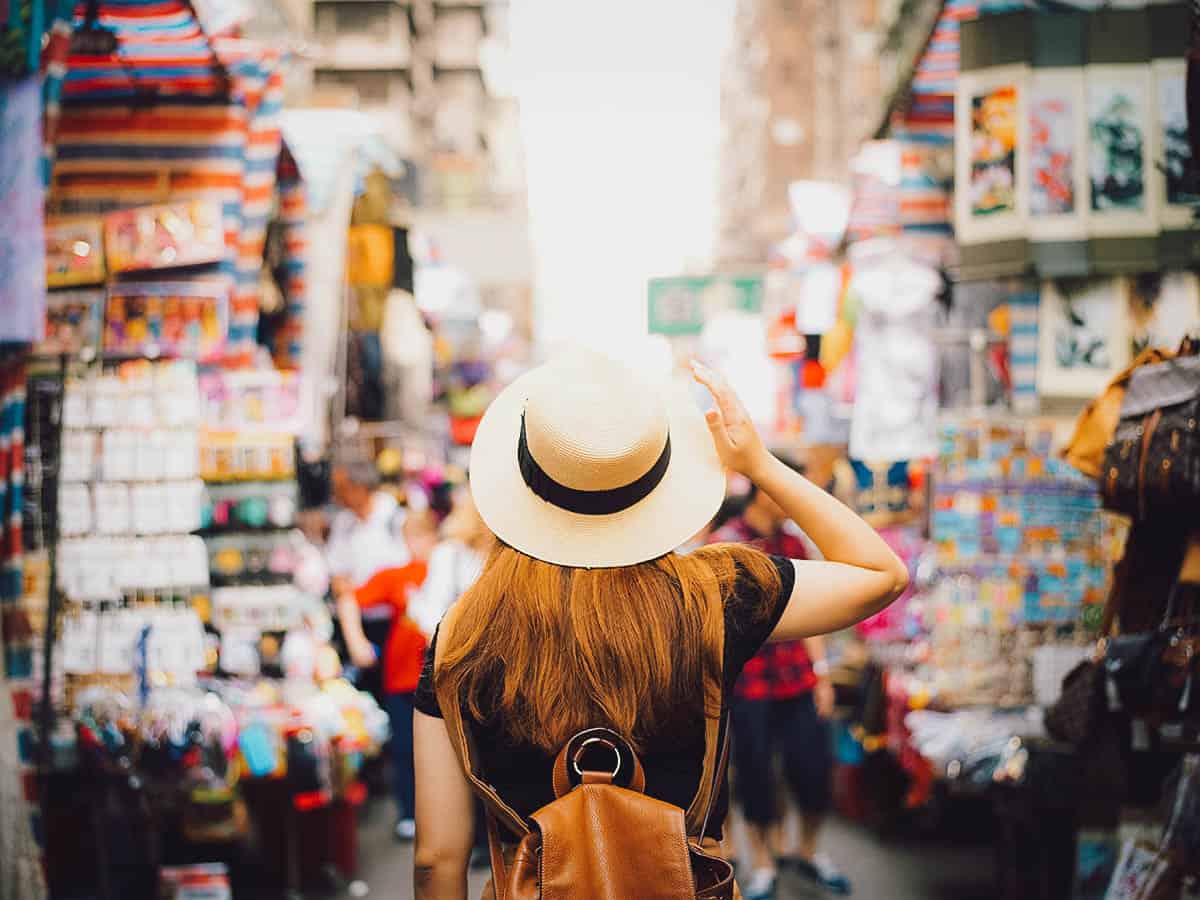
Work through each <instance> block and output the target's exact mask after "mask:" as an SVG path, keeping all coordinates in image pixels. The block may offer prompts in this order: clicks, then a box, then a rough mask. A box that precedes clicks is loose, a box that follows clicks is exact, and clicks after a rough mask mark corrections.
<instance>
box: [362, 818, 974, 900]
mask: <svg viewBox="0 0 1200 900" xmlns="http://www.w3.org/2000/svg"><path fill="white" fill-rule="evenodd" d="M359 837H360V839H361V841H362V844H361V851H362V858H363V860H364V868H363V871H362V872H361V874H362V876H363V880H364V881H365V882H366V884H367V886H368V887H369V888H370V894H369V896H370V897H379V898H387V900H411V898H412V896H413V894H412V845H411V844H397V843H396V841H395V839H394V838H393V836H392V828H391V820H390V818H389V817H388V814H387V810H385V809H383V808H382V807H376V808H375V809H373V810H372V811H371V813H370V821H369V823H368V824H367V825H366V826H365V827H364V828H363V829H362V831H361V832H360V834H359ZM826 844H827V848H826V849H827V850H828V852H829V855H830V856H832V857H833V858H834V859H837V860H838V861H839V862H841V863H842V864H843V865H845V866H848V867H849V868H850V870H851V871H852V872H853V873H854V895H853V896H854V897H855V898H857V900H993V898H995V896H996V894H995V878H994V861H993V859H992V855H991V851H990V850H989V848H988V847H987V846H985V845H983V844H981V843H980V842H979V841H977V840H971V841H964V842H963V843H961V844H958V843H952V842H950V841H947V840H944V839H920V838H913V837H909V836H901V837H899V838H897V839H895V840H891V841H887V842H884V841H881V840H879V839H878V838H877V837H876V836H875V835H873V834H872V833H870V832H869V831H865V830H863V829H862V828H859V827H858V826H855V825H848V824H846V823H844V822H840V821H834V822H832V823H831V824H830V826H829V832H828V835H827V841H826ZM486 881H487V875H486V873H485V872H483V871H478V872H475V873H473V874H472V877H471V891H470V893H469V895H468V896H471V897H478V896H479V892H480V891H481V890H483V886H484V884H485V882H486ZM779 888H780V889H779V891H778V898H777V900H818V898H826V897H831V896H833V895H832V894H828V893H826V892H823V891H821V890H819V889H815V888H808V887H805V886H804V885H802V884H800V882H799V881H798V879H795V878H789V876H787V875H784V876H783V878H782V880H781V883H780V886H779Z"/></svg>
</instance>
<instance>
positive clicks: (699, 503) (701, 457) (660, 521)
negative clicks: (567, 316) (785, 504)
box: [471, 351, 725, 568]
mask: <svg viewBox="0 0 1200 900" xmlns="http://www.w3.org/2000/svg"><path fill="white" fill-rule="evenodd" d="M471 492H472V494H473V495H474V497H475V504H476V506H477V507H478V508H479V513H480V515H481V516H482V517H483V520H484V522H486V523H487V525H488V527H489V528H491V529H492V531H493V532H495V533H496V535H497V536H498V537H499V538H500V539H501V540H503V541H504V542H505V543H507V544H509V545H510V546H512V547H515V548H516V549H517V550H520V551H521V552H522V553H525V554H527V555H529V556H533V557H535V558H537V559H540V560H544V561H546V562H550V563H555V564H557V565H562V566H579V567H586V568H607V567H613V566H628V565H633V564H635V563H639V562H644V561H646V560H649V559H654V558H655V557H658V556H662V555H663V554H665V553H668V552H669V551H671V550H674V549H675V548H676V547H678V546H679V545H680V544H682V543H684V542H685V541H687V540H688V539H689V538H691V537H692V536H693V535H695V534H696V533H697V532H699V531H700V530H701V529H702V528H704V527H705V526H706V525H708V523H709V522H710V521H712V518H713V516H714V515H715V514H716V512H717V508H718V507H719V506H720V504H721V500H722V499H723V498H724V496H725V474H724V470H723V469H722V467H721V462H720V460H719V459H718V457H717V452H716V449H715V448H714V446H713V441H712V436H711V434H710V433H709V430H708V426H707V425H706V424H705V422H704V416H703V415H702V414H701V412H700V410H699V408H698V407H697V405H696V403H695V401H694V400H693V399H692V396H691V394H690V393H689V391H688V388H687V385H686V384H684V383H682V382H672V383H670V384H656V383H654V382H652V381H649V380H647V379H645V378H643V377H641V376H639V375H638V374H637V373H635V372H634V371H633V370H632V369H629V368H627V367H626V366H623V365H621V364H620V363H617V362H615V361H613V360H612V359H609V358H608V357H607V356H603V355H601V354H598V353H593V352H587V351H581V352H576V353H572V354H571V355H569V356H564V357H560V358H558V359H555V360H553V361H551V362H549V363H547V364H545V365H543V366H540V367H538V368H536V369H533V370H532V371H530V372H527V373H526V374H524V375H522V376H521V377H520V378H518V379H517V380H516V381H514V382H513V383H512V384H510V385H509V386H508V387H507V388H505V390H504V391H502V392H501V393H500V395H499V396H498V397H497V398H496V399H495V400H493V401H492V404H491V406H489V407H488V410H487V413H486V414H485V415H484V417H483V421H482V422H481V423H480V425H479V431H478V433H477V434H476V436H475V443H474V446H473V447H472V449H471Z"/></svg>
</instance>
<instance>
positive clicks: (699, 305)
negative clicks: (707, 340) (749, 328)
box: [647, 275, 763, 337]
mask: <svg viewBox="0 0 1200 900" xmlns="http://www.w3.org/2000/svg"><path fill="white" fill-rule="evenodd" d="M762 308H763V279H762V277H761V276H758V275H748V276H738V277H729V276H723V275H713V276H708V277H695V278H651V279H650V283H649V288H648V291H647V311H648V314H649V325H650V333H651V334H662V335H667V336H669V337H680V336H684V335H698V334H700V333H701V332H702V331H703V330H704V323H705V322H709V321H711V320H713V319H715V318H716V317H717V316H718V315H720V314H721V313H723V312H729V311H734V310H736V311H740V312H747V313H760V312H762Z"/></svg>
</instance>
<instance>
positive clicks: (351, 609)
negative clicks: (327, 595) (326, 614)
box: [333, 578, 375, 669]
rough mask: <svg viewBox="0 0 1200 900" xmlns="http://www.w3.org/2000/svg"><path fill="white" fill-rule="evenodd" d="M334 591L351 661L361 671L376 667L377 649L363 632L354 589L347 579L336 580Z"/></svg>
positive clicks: (339, 622) (343, 637) (360, 613)
mask: <svg viewBox="0 0 1200 900" xmlns="http://www.w3.org/2000/svg"><path fill="white" fill-rule="evenodd" d="M333 590H334V593H335V595H336V597H337V617H338V624H339V625H341V626H342V639H343V640H344V641H345V642H346V650H347V651H348V652H349V654H350V660H351V661H352V662H353V663H354V664H355V665H356V666H358V667H359V668H360V669H369V668H371V666H373V665H375V648H374V647H372V646H371V642H370V641H368V640H367V636H366V634H365V633H364V632H363V627H362V612H361V611H360V610H359V605H358V600H357V599H356V598H355V592H354V589H353V588H351V587H350V585H349V583H348V582H347V581H346V580H345V579H341V578H335V579H334V580H333Z"/></svg>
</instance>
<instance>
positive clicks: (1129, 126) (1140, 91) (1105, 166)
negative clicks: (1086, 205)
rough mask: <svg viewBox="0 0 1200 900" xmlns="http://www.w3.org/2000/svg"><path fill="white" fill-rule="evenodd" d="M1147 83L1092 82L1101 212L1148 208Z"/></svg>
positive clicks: (1094, 185) (1091, 130) (1091, 123)
mask: <svg viewBox="0 0 1200 900" xmlns="http://www.w3.org/2000/svg"><path fill="white" fill-rule="evenodd" d="M1147 100H1148V98H1147V97H1146V94H1145V86H1144V85H1143V84H1142V83H1140V82H1137V81H1117V80H1112V81H1108V80H1104V81H1095V80H1094V81H1092V82H1091V83H1090V84H1089V85H1088V134H1089V140H1090V143H1091V146H1090V148H1089V149H1090V153H1089V180H1090V182H1091V193H1092V210H1093V211H1095V212H1141V211H1143V210H1144V209H1145V206H1146V171H1145V144H1146V138H1147V135H1146V133H1145V124H1144V123H1145V121H1146V109H1147Z"/></svg>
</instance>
